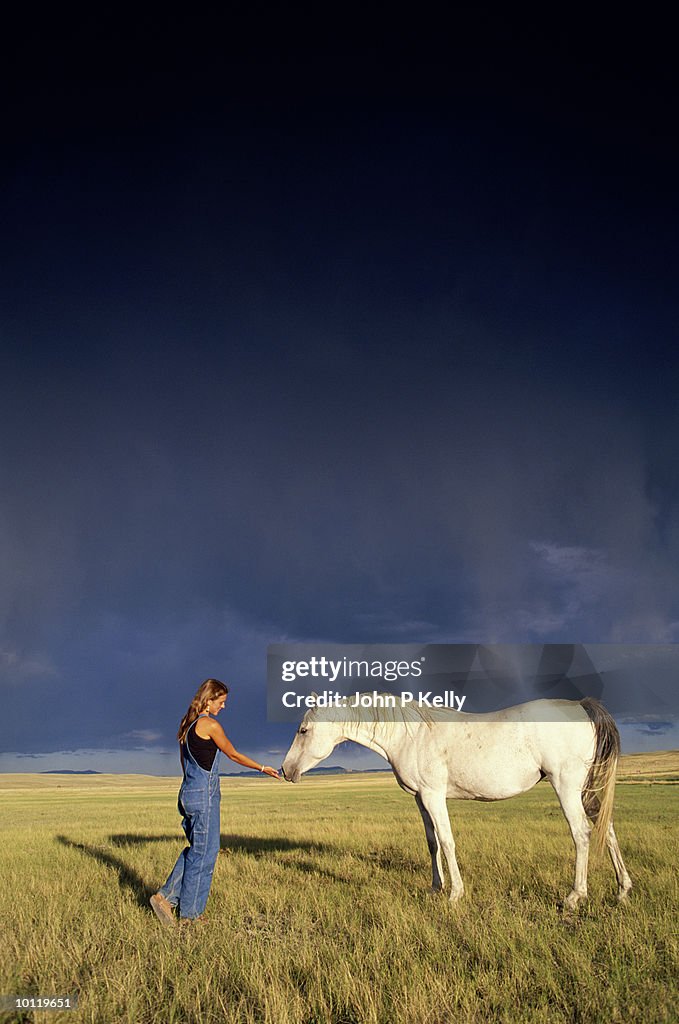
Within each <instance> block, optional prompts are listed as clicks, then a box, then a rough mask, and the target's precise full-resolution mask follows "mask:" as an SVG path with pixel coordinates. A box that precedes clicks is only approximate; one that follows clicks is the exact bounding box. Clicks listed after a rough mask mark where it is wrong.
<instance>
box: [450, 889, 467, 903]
mask: <svg viewBox="0 0 679 1024" xmlns="http://www.w3.org/2000/svg"><path fill="white" fill-rule="evenodd" d="M463 894H464V889H458V890H457V891H456V892H451V894H450V896H449V897H448V900H449V902H450V903H457V902H458V901H459V900H461V899H462V896H463Z"/></svg>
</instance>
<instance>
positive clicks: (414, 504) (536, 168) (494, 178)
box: [0, 38, 679, 773]
mask: <svg viewBox="0 0 679 1024" xmlns="http://www.w3.org/2000/svg"><path fill="white" fill-rule="evenodd" d="M52 42H53V40H51V39H49V38H45V39H43V40H42V46H43V49H42V50H41V49H40V48H39V49H38V52H37V57H36V61H38V58H41V57H45V61H43V63H41V64H40V66H39V67H38V65H37V64H36V67H35V68H28V69H26V68H23V69H22V68H20V67H19V66H18V65H17V67H15V68H14V69H13V72H14V73H15V74H16V76H17V80H18V81H19V83H20V85H22V86H23V88H19V89H18V90H17V96H18V97H19V99H18V101H17V107H16V110H14V111H13V112H12V116H11V117H10V119H9V122H8V128H7V133H6V141H5V146H6V148H7V151H8V154H9V156H10V158H11V159H10V160H9V161H8V162H7V170H6V172H5V177H4V181H3V189H2V199H1V203H2V207H3V210H2V215H3V225H4V228H3V243H2V275H1V285H0V292H1V294H0V298H1V299H2V335H1V338H2V344H1V349H0V352H1V359H2V375H1V379H0V392H1V394H0V398H1V403H0V428H1V437H2V449H1V452H0V460H1V462H0V466H1V470H2V481H3V485H2V499H1V500H0V561H1V564H2V567H3V568H2V574H1V577H0V687H1V688H2V695H3V712H4V713H3V732H2V750H3V751H4V752H3V753H2V754H0V770H11V771H14V770H19V771H25V770H44V769H48V768H56V767H63V766H66V767H80V766H82V767H87V768H93V769H99V770H106V771H108V770H115V771H123V772H124V771H154V772H161V773H165V772H173V771H175V770H176V753H175V749H174V746H173V736H174V733H175V731H176V727H177V723H178V720H179V718H180V717H181V715H182V714H183V712H184V710H185V708H186V705H187V704H188V702H189V699H190V697H191V695H192V693H193V691H194V690H195V688H196V687H197V685H198V684H199V683H200V682H201V680H202V679H203V678H205V677H206V676H210V675H213V676H217V677H218V678H224V679H225V680H226V681H228V682H229V684H230V685H231V686H232V695H231V697H230V701H229V709H228V712H227V713H226V717H225V719H224V724H225V727H226V731H227V734H229V735H230V737H231V739H232V740H233V742H234V743H235V745H236V746H237V747H239V748H240V749H242V750H243V751H244V752H246V753H248V754H250V755H251V756H254V757H256V758H258V759H262V760H267V761H273V762H275V763H278V761H277V760H276V759H277V758H278V757H279V756H280V754H281V753H282V752H283V751H284V750H285V748H286V747H287V744H288V742H289V740H290V738H291V737H290V736H289V729H286V727H284V726H277V725H273V724H268V723H267V722H266V719H265V707H266V694H265V679H266V647H267V644H269V643H274V642H282V641H290V642H304V641H307V642H308V641H314V640H332V641H337V642H345V643H346V642H361V643H369V642H376V643H387V642H411V641H412V642H432V641H438V642H461V641H474V642H484V643H497V642H504V643H522V642H523V643H526V642H534V643H536V642H539V643H543V642H582V643H615V644H634V643H637V644H668V643H675V642H679V601H678V598H677V594H679V587H678V585H677V584H678V582H679V580H678V579H677V576H678V568H677V567H678V566H679V557H678V555H679V529H678V526H679V520H678V517H677V474H676V465H677V451H676V449H677V441H678V439H679V409H678V407H677V399H676V396H677V383H678V382H677V369H678V366H677V362H678V357H677V351H679V350H678V348H677V345H676V324H677V294H676V279H677V278H676V274H677V257H676V228H677V197H676V180H677V170H678V168H677V162H678V161H677V156H678V153H677V147H676V142H675V141H673V139H672V138H671V137H670V135H669V133H668V131H667V129H666V124H667V118H666V115H667V113H668V111H669V107H670V104H669V95H665V94H663V92H662V91H661V90H660V88H659V82H658V81H657V80H656V79H654V78H653V76H651V77H650V78H649V77H648V75H645V76H641V75H640V73H639V72H635V71H634V68H631V69H630V68H628V69H627V70H625V68H624V67H623V65H624V62H622V61H621V64H620V66H619V67H611V68H609V71H610V75H609V77H608V78H606V76H605V74H602V76H601V78H600V79H599V78H597V77H596V76H593V75H592V74H591V73H590V72H588V71H587V68H580V69H578V68H577V67H575V66H574V65H570V64H568V63H561V64H559V61H558V60H557V63H556V66H555V69H554V71H553V74H552V77H551V78H550V77H549V74H548V73H547V72H546V66H545V62H544V58H543V59H542V60H541V61H540V68H541V71H542V72H543V73H547V77H546V78H545V79H543V80H542V87H541V88H540V89H537V88H534V87H533V86H532V84H531V82H530V80H529V78H530V76H527V72H526V70H525V65H523V66H521V67H519V65H521V62H520V61H518V62H517V66H516V67H513V69H512V68H509V67H507V66H506V65H502V64H501V63H500V64H498V65H497V70H496V73H495V77H493V75H491V76H490V77H488V76H487V75H486V77H485V78H484V79H483V81H481V80H480V78H479V77H478V76H476V77H475V75H474V73H473V71H472V70H471V69H472V68H473V66H474V60H473V54H470V56H469V58H468V62H467V64H465V65H464V68H463V70H458V72H457V77H452V78H451V80H450V81H446V82H445V83H443V84H442V81H441V80H439V79H438V78H437V80H436V82H435V83H434V82H433V81H432V80H428V79H427V76H426V74H425V75H424V77H420V78H419V82H420V85H419V88H418V89H417V90H415V91H409V89H408V87H407V85H405V86H404V85H403V83H401V84H400V85H399V86H398V87H395V88H394V89H393V90H392V91H390V89H389V86H388V84H387V85H386V86H385V85H384V84H383V86H382V88H380V89H375V88H374V84H375V83H374V81H368V80H366V81H365V82H364V84H363V86H362V87H361V88H358V87H356V86H355V85H354V87H353V88H348V87H347V88H346V89H345V88H343V85H342V82H341V81H336V82H334V84H333V88H332V89H330V90H328V91H327V92H324V89H323V85H322V83H321V84H319V85H318V87H317V88H315V89H314V90H308V89H307V88H306V87H305V84H304V82H303V81H302V79H303V76H302V75H301V73H300V74H299V76H298V78H297V79H296V80H295V81H294V82H293V83H292V84H291V85H289V87H288V88H286V82H285V80H283V81H282V82H278V83H277V88H276V89H273V88H272V87H271V85H272V79H271V78H269V79H267V78H266V74H265V64H266V62H264V61H262V64H261V67H260V71H261V75H260V76H259V77H257V74H256V73H255V72H256V70H257V67H255V68H254V70H253V69H250V72H251V74H252V80H251V81H250V82H249V83H247V86H243V84H242V83H241V84H240V85H238V86H236V85H235V84H234V83H235V78H236V76H235V73H233V74H232V77H230V78H229V77H228V76H227V75H226V73H225V76H224V78H223V79H222V78H221V77H220V73H219V72H218V71H215V70H211V71H210V72H209V74H208V73H207V72H203V73H202V76H201V73H198V72H197V70H196V69H197V68H198V61H196V63H195V64H191V62H189V65H188V68H187V66H186V62H182V61H180V60H177V63H176V67H170V70H168V67H164V69H163V73H162V74H161V73H160V71H159V70H158V68H156V67H155V65H154V59H153V55H148V54H145V55H144V56H145V60H144V62H143V66H142V65H141V64H140V65H139V66H133V67H130V68H129V69H128V71H127V72H125V71H121V70H120V69H119V68H118V69H117V70H116V75H117V76H119V77H118V78H117V79H116V80H115V82H116V85H115V88H113V87H112V85H111V79H110V77H108V75H109V72H110V69H111V66H113V63H114V61H113V53H114V50H113V47H111V50H110V51H106V50H104V52H103V53H102V54H101V55H100V56H101V57H102V61H103V64H102V67H103V70H102V71H101V72H100V71H98V70H97V67H96V66H95V65H96V63H97V62H96V61H95V60H94V59H93V58H90V60H89V62H88V63H87V66H86V67H85V69H84V72H83V74H85V76H86V77H85V79H84V82H85V84H86V86H87V87H86V88H83V80H82V79H78V76H77V75H76V73H75V72H74V71H72V70H71V71H68V70H66V67H65V64H66V62H64V65H61V64H59V65H57V64H55V63H54V62H55V61H56V60H57V58H56V57H54V56H48V55H51V54H53V53H54V52H55V51H54V48H53V47H52V45H51V44H52ZM102 45H103V44H102ZM530 57H531V53H530V52H528V51H527V52H526V59H527V60H529V59H530ZM172 59H173V58H172V55H170V57H169V58H168V60H169V61H170V65H172ZM50 61H52V62H53V63H51V64H50ZM491 64H492V62H491ZM484 66H485V67H487V66H488V65H484ZM182 67H183V69H184V70H183V71H182ZM465 69H466V71H465ZM170 72H172V73H170ZM175 72H176V74H175ZM194 72H195V73H194ZM22 75H23V77H22ZM159 76H160V77H159ZM262 76H263V77H262ZM626 76H627V77H626ZM635 76H636V77H635ZM255 79H256V81H257V83H259V87H255V86H254V85H252V82H254V81H255ZM428 82H429V86H430V88H428ZM267 83H268V84H267ZM326 84H327V83H326ZM434 85H435V86H436V88H434ZM443 85H445V87H443ZM250 86H252V87H251V88H250ZM664 95H665V99H664V100H663V96H664ZM665 104H666V105H665ZM677 710H678V709H677V707H676V706H675V707H674V712H675V713H676V712H677ZM649 713H650V712H649ZM663 720H664V719H663ZM668 723H669V724H668ZM620 724H621V728H622V731H623V735H624V743H625V748H626V749H628V750H642V749H658V748H667V747H669V746H679V744H678V743H677V738H676V714H674V715H672V716H670V717H669V719H668V720H667V722H665V725H664V726H663V725H662V724H657V723H656V724H655V725H653V724H651V723H650V722H647V723H645V724H642V725H640V724H639V723H636V724H629V723H627V724H625V723H622V722H621V723H620ZM362 756H363V755H360V754H359V753H358V752H357V751H352V750H349V749H347V750H343V751H341V752H340V753H339V754H338V760H341V761H342V762H343V763H347V764H348V763H350V762H351V760H352V759H353V760H354V762H355V763H357V764H358V763H363V761H362Z"/></svg>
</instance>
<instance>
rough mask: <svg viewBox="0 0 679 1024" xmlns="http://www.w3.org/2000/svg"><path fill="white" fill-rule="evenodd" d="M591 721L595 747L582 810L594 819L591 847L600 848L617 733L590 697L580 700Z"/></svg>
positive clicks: (608, 820)
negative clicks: (592, 845)
mask: <svg viewBox="0 0 679 1024" xmlns="http://www.w3.org/2000/svg"><path fill="white" fill-rule="evenodd" d="M580 703H581V705H582V707H583V708H584V709H585V711H586V712H587V714H588V715H589V717H590V719H591V721H592V724H593V725H594V733H595V737H596V750H595V753H594V760H593V761H592V764H591V767H590V769H589V773H588V775H587V778H586V780H585V785H584V788H583V790H582V805H583V807H584V808H585V814H587V816H588V817H590V818H591V819H592V821H593V822H594V829H593V831H592V840H593V844H594V849H595V850H597V851H601V850H603V849H604V847H605V845H606V835H607V833H608V826H609V825H610V824H611V821H612V819H613V794H614V791H615V772H616V769H617V767H618V757H619V756H620V733H619V732H618V727H617V725H616V724H615V722H614V721H613V718H612V716H611V715H610V714H609V713H608V711H607V710H606V708H605V707H604V706H603V704H600V703H599V701H598V700H595V699H594V698H593V697H585V699H584V700H581V701H580Z"/></svg>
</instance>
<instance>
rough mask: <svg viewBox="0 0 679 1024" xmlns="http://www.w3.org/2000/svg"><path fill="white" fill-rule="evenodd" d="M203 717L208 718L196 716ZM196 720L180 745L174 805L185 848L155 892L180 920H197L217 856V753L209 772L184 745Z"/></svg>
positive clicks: (205, 901)
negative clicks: (179, 778)
mask: <svg viewBox="0 0 679 1024" xmlns="http://www.w3.org/2000/svg"><path fill="white" fill-rule="evenodd" d="M203 717H208V718H209V717H210V716H209V715H199V716H198V718H203ZM198 718H197V719H196V721H195V722H192V723H191V725H190V726H189V729H188V732H187V734H186V739H185V740H184V743H183V744H182V752H183V755H184V781H183V782H182V784H181V788H180V790H179V800H178V802H177V807H178V809H179V813H180V814H181V816H182V828H183V829H184V833H185V835H186V838H187V839H188V841H189V845H188V846H187V847H186V848H185V849H184V850H182V852H181V853H180V854H179V857H178V858H177V863H176V864H175V866H174V867H173V868H172V871H171V872H170V876H169V878H168V880H167V881H166V883H165V885H164V886H163V888H162V889H160V890H159V891H160V893H161V895H163V896H164V897H165V899H166V900H167V901H168V903H171V904H172V906H174V907H176V906H177V904H179V916H180V917H198V916H199V915H200V914H202V913H203V911H204V910H205V904H206V903H207V898H208V894H209V892H210V885H211V883H212V872H213V871H214V869H215V861H216V860H217V854H218V853H219V838H220V835H219V833H220V816H219V803H220V797H221V794H220V790H219V767H218V766H219V750H218V751H217V753H216V754H215V759H214V761H213V763H212V769H211V771H209V772H208V771H206V770H205V768H201V766H200V765H199V764H198V762H197V761H196V759H195V758H194V756H193V754H192V753H191V751H190V750H189V744H188V739H189V735H188V734H189V732H190V731H191V729H193V728H195V725H196V722H197V721H198Z"/></svg>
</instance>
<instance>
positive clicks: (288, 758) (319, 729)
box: [281, 711, 344, 782]
mask: <svg viewBox="0 0 679 1024" xmlns="http://www.w3.org/2000/svg"><path fill="white" fill-rule="evenodd" d="M317 713H318V712H317V711H307V713H306V715H305V716H304V718H303V719H302V723H301V725H300V727H299V729H298V730H297V733H296V735H295V738H294V740H293V741H292V745H291V747H290V749H289V750H288V752H287V754H286V755H285V760H284V761H283V767H282V768H281V771H282V773H283V778H284V779H285V780H286V781H287V782H299V779H300V776H301V775H303V774H304V772H308V771H309V769H310V768H315V767H316V765H317V764H318V763H319V762H320V761H324V760H325V758H326V757H329V756H330V754H332V752H333V750H334V749H335V747H336V746H337V744H338V743H341V741H342V740H343V739H344V736H343V735H342V728H341V725H340V724H338V722H336V721H335V722H333V721H327V722H319V721H317V719H316V715H317Z"/></svg>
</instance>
